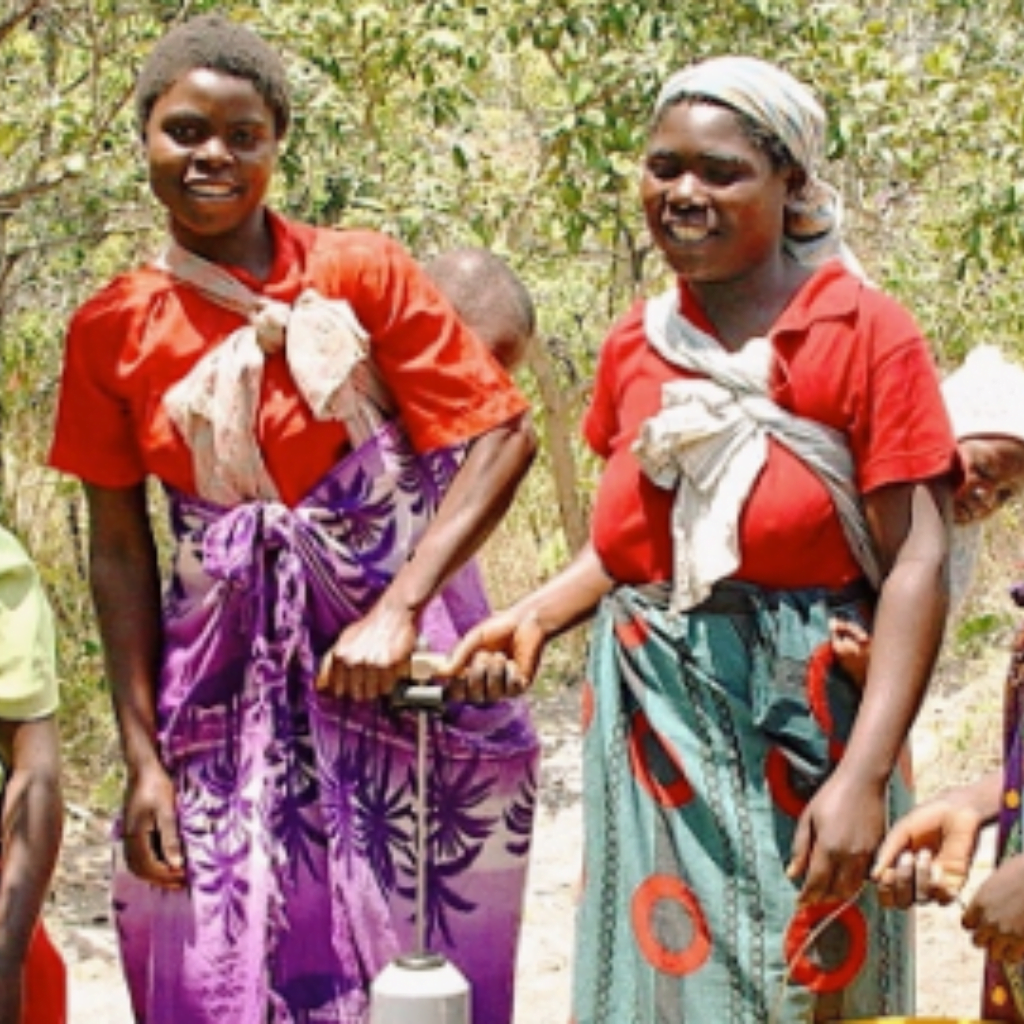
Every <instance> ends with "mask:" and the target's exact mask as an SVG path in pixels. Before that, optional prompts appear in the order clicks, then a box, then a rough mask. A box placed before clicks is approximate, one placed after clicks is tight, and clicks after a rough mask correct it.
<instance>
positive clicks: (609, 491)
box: [450, 57, 954, 1024]
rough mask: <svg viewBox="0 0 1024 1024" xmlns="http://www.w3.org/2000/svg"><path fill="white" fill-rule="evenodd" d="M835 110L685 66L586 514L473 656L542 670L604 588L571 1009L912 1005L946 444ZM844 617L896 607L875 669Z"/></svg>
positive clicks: (773, 82)
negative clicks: (911, 911) (860, 204)
mask: <svg viewBox="0 0 1024 1024" xmlns="http://www.w3.org/2000/svg"><path fill="white" fill-rule="evenodd" d="M823 140H824V115H823V113H822V110H821V108H820V106H819V105H818V103H817V101H816V100H815V99H814V97H813V96H812V95H811V94H810V92H809V91H808V90H807V89H806V87H804V86H803V85H802V84H801V83H799V82H797V81H796V80H795V79H793V78H792V77H791V76H789V75H788V74H786V73H785V72H783V71H782V70H780V69H779V68H776V67H774V66H772V65H769V64H765V63H764V62H761V61H757V60H753V59H749V58H742V57H728V58H719V59H715V60H711V61H707V62H705V63H702V64H698V65H695V66H693V67H691V68H688V69H686V70H684V71H682V72H679V73H678V74H677V75H674V76H673V77H672V78H671V79H669V81H668V82H666V84H665V86H664V87H663V89H662V91H661V95H660V96H659V99H658V102H657V105H656V110H655V114H654V120H653V123H652V126H651V130H650V133H649V136H648V141H647V151H646V154H645V157H644V163H643V172H642V178H641V198H642V202H643V207H644V212H645V215H646V220H647V225H648V228H649V230H650V232H651V235H652V237H653V239H654V240H655V242H656V243H657V245H658V247H659V248H660V249H661V251H662V253H663V255H664V257H665V260H666V262H667V263H668V265H669V267H670V269H671V270H672V272H673V274H674V277H675V281H674V285H673V287H672V288H671V289H670V290H669V291H668V292H667V293H666V294H664V295H661V296H657V297H655V298H650V299H647V300H644V301H641V302H638V303H637V304H636V306H635V307H634V308H633V309H632V310H630V311H629V312H628V313H627V314H626V316H625V317H624V318H623V319H622V320H621V321H620V322H619V323H618V324H616V326H615V327H614V328H613V329H612V331H611V333H610V335H609V336H608V338H607V340H606V341H605V344H604V346H603V348H602V351H601V356H600V362H599V366H598V370H597V380H596V384H595V389H594V395H593V399H592V403H591V406H590V409H589V411H588V413H587V416H586V421H585V425H584V429H585V433H586V437H587V440H588V441H589V442H590V444H591V446H592V447H593V448H594V449H595V451H596V452H597V453H598V454H599V455H600V456H601V457H602V458H603V459H604V460H605V467H604V472H603V474H602V477H601V480H600V483H599V487H598V492H597V501H596V507H595V509H594V517H593V528H592V536H591V542H590V544H589V545H588V546H587V548H586V549H585V550H584V551H583V552H582V553H581V554H580V555H579V556H578V557H577V558H576V559H575V561H574V562H573V563H572V564H571V565H570V566H569V567H568V568H567V569H566V570H564V571H563V572H562V573H561V574H560V575H558V576H556V577H555V578H554V579H552V580H551V581H549V582H548V583H547V584H546V585H544V586H543V587H542V588H541V589H540V590H538V591H537V592H535V593H533V594H531V595H529V596H527V597H525V598H523V599H522V600H521V601H520V602H518V603H517V604H516V605H514V606H513V607H512V608H511V609H509V610H507V611H505V612H502V613H500V614H498V615H496V616H495V617H493V618H492V619H491V620H489V621H487V622H486V623H484V624H482V625H481V626H479V627H477V628H476V629H474V630H473V631H472V632H471V633H470V634H469V636H467V637H466V639H465V641H464V642H463V644H461V645H460V647H459V648H458V649H457V651H456V655H455V657H454V658H453V661H452V663H451V665H450V668H451V669H452V670H453V671H463V670H466V668H467V666H469V668H468V671H469V673H470V676H471V677H478V678H491V679H492V680H493V679H495V678H498V677H501V676H502V675H505V676H507V677H511V682H512V683H513V684H514V685H519V686H525V685H526V684H527V683H528V681H529V680H530V679H531V678H532V677H533V675H534V673H535V671H536V668H537V664H538V661H539V658H540V655H541V651H542V649H543V646H544V644H545V643H546V641H547V640H548V639H549V638H550V637H552V636H554V635H556V634H558V633H559V632H561V631H562V630H564V629H566V628H568V627H569V626H571V625H572V624H574V623H576V622H579V621H582V620H583V619H585V618H587V617H589V616H590V615H591V614H593V613H594V611H595V610H596V611H597V618H596V621H595V624H594V627H593V634H592V637H593V639H592V648H591V660H590V665H589V675H588V680H589V681H588V683H587V685H586V687H585V689H584V720H585V726H586V739H585V753H584V758H585V763H584V771H585V785H584V793H585V801H586V802H585V828H586V844H585V862H584V879H585V881H584V891H583V895H582V904H581V909H580V915H579V918H578V922H577V951H576V981H575V995H574V1008H573V1019H574V1020H575V1021H576V1022H577V1024H618V1022H621V1021H625V1020H630V1021H637V1022H644V1024H654V1022H655V1021H670V1020H671V1021H681V1020H695V1021H715V1022H716V1024H749V1022H750V1021H772V1022H776V1021H777V1022H781V1021H787V1022H795V1021H806V1022H810V1021H812V1020H814V1021H819V1020H838V1019H849V1018H856V1017H869V1016H875V1015H877V1014H880V1013H896V1014H903V1013H908V1012H910V1007H911V1003H912V999H913V983H912V976H911V975H910V972H909V963H908V954H909V942H908V939H907V936H906V934H905V932H904V929H905V923H904V922H903V921H901V920H900V917H899V915H885V914H884V913H881V912H880V911H879V908H878V903H877V899H876V898H875V895H874V893H873V891H871V890H868V889H865V888H864V880H865V878H866V877H867V876H868V873H869V870H870V867H871V860H872V856H873V854H874V851H875V848H876V846H877V844H878V842H879V840H880V838H881V837H882V834H883V831H884V828H885V823H886V816H887V806H886V805H887V800H888V799H890V793H892V792H895V791H898V790H901V789H902V790H903V796H904V797H905V796H906V793H905V787H904V786H903V785H902V780H900V778H899V777H898V773H895V772H894V769H895V768H896V765H897V760H898V758H899V756H900V752H901V750H902V748H903V745H904V742H905V740H906V737H907V733H908V730H909V728H910V725H911V722H912V721H913V718H914V715H915V713H916V711H917V708H918V705H919V702H920V700H921V697H922V694H923V692H924V688H925V685H926V682H927V679H928V676H929V673H930V669H931V666H932V664H933V660H934V658H935V656H936V653H937V649H938V644H939V640H940V637H941V634H942V626H943V621H944V617H945V609H946V586H945V561H946V526H945V520H946V506H947V504H948V493H949V486H948V477H949V474H950V472H951V469H952V466H953V461H954V445H953V438H952V435H951V431H950V427H949V424H948V421H947V418H946V413H945V410H944V408H943V405H942V400H941V397H940V394H939V388H938V380H937V375H936V373H935V368H934V366H933V363H932V360H931V357H930V355H929V352H928V349H927V346H926V344H925V342H924V340H923V339H922V337H921V335H920V332H919V331H918V329H917V327H916V325H915V324H914V322H913V320H912V319H911V317H910V316H909V315H908V314H907V313H906V312H905V311H904V310H903V309H902V308H900V306H898V305H897V304H896V303H895V302H894V301H893V300H892V299H890V298H888V297H887V296H885V295H883V294H882V293H881V292H879V291H878V290H876V289H875V288H873V287H872V286H871V285H870V284H868V283H867V282H865V280H864V279H863V276H862V273H861V271H860V268H859V267H858V266H857V264H856V261H855V260H854V259H853V258H852V256H851V254H850V253H849V252H848V250H846V248H845V247H844V246H843V245H842V242H841V239H840V237H839V230H838V229H839V210H838V197H837V196H836V195H835V193H834V192H833V191H832V190H831V189H830V188H829V187H828V186H827V185H826V184H825V183H824V182H822V181H821V180H820V179H819V178H818V176H817V167H818V164H819V163H820V162H821V160H822V158H823ZM835 615H846V616H850V617H859V618H860V619H861V620H862V621H863V620H864V619H866V618H868V617H871V616H872V615H873V616H874V635H875V638H876V640H875V643H876V644H877V647H876V649H875V659H877V660H873V661H872V663H871V668H870V674H869V677H868V679H867V683H866V686H865V688H864V692H863V695H862V696H861V695H860V694H858V692H857V689H856V687H855V686H854V685H853V684H852V683H851V681H850V680H849V679H848V678H845V677H844V676H842V674H841V673H840V672H839V671H838V670H837V669H836V667H835V666H834V664H833V659H832V652H831V648H830V645H829V634H828V622H829V619H830V618H832V617H833V616H835ZM508 657H511V658H512V659H513V660H512V662H511V663H510V662H508V661H506V660H505V659H506V658H508ZM890 784H891V785H890Z"/></svg>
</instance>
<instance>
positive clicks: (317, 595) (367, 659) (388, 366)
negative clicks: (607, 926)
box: [51, 16, 537, 1024]
mask: <svg viewBox="0 0 1024 1024" xmlns="http://www.w3.org/2000/svg"><path fill="white" fill-rule="evenodd" d="M137 112H138V118H139V125H140V130H141V133H142V139H143V143H144V151H145V156H146V160H147V163H148V169H149V179H150V184H151V188H152V191H153V193H154V195H155V196H156V198H157V199H158V200H159V201H160V203H161V204H162V205H163V206H164V208H165V209H166V212H167V218H168V227H169V231H170V236H171V241H170V244H169V246H168V248H167V250H166V252H165V253H164V254H163V256H161V258H160V259H159V260H157V261H156V262H155V263H154V264H152V265H147V266H144V267H141V268H139V269H137V270H134V271H132V272H130V273H127V274H124V275H122V276H120V277H118V278H116V279H115V280H114V281H113V282H111V283H110V284H109V285H108V286H107V287H106V288H104V289H103V290H101V291H100V292H99V293H98V294H97V295H95V296H94V297H93V298H91V299H90V300H89V301H87V302H86V303H85V305H84V306H83V307H82V308H81V309H80V310H79V311H78V312H77V314H76V315H75V317H74V320H73V322H72V324H71V326H70V330H69V333H68V339H67V351H66V360H65V368H64V374H63V380H62V388H61V396H60V406H59V412H58V421H57V428H56V437H55V440H54V444H53V449H52V454H51V461H52V463H53V465H54V466H56V467H58V468H60V469H62V470H65V471H67V472H69V473H72V474H74V475H77V476H79V477H80V478H81V479H82V480H83V482H84V484H85V489H86V494H87V498H88V504H89V513H90V520H91V569H90V572H91V582H92V587H93V592H94V597H95V602H96V606H97V611H98V615H99V621H100V628H101V633H102V637H103V643H104V649H105V653H106V659H107V666H108V674H109V677H110V681H111V686H112V689H113V694H114V702H115V708H116V711H117V716H118V722H119V727H120V732H121V740H122V746H123V754H124V759H125V766H126V771H127V787H126V792H125V798H124V806H123V813H122V817H121V823H120V833H121V839H122V842H123V852H124V858H125V861H126V863H127V867H128V868H129V869H130V872H124V871H121V872H119V873H118V875H117V877H116V878H115V906H116V909H117V915H118V928H119V931H120V935H121V940H122V950H123V959H124V963H125V967H126V971H127V974H128V979H129V983H130V987H131V992H132V999H133V1003H134V1007H135V1012H136V1015H137V1017H138V1018H139V1019H140V1020H144V1021H147V1022H148V1024H160V1022H172V1021H173V1022H175V1024H182V1022H195V1024H198V1022H204V1024H205V1022H213V1021H216V1022H218V1024H222V1022H224V1021H239V1022H242V1021H245V1022H250V1021H251V1022H263V1021H278V1022H283V1021H296V1022H297V1021H307V1020H308V1021H313V1020H316V1021H320V1022H336V1024H343V1022H344V1024H352V1022H362V1021H364V1020H365V1019H366V1015H367V1001H368V994H367V993H368V986H369V983H370V981H371V980H372V978H373V977H374V975H375V974H376V973H377V972H378V971H379V970H380V969H381V968H382V967H383V966H384V965H385V964H386V963H387V961H388V960H389V959H390V958H391V957H392V956H393V955H394V954H395V953H396V952H398V951H399V950H400V949H403V948H408V947H410V946H411V945H412V935H411V928H410V922H409V919H410V917H411V912H412V900H411V897H412V889H413V879H414V877H415V873H416V865H415V864H413V863H411V853H410V851H411V837H412V823H413V820H414V819H413V813H412V796H411V789H410V787H411V782H412V775H413V760H412V755H413V745H412V737H413V735H414V729H413V725H412V724H411V723H410V722H408V721H406V720H405V718H403V716H402V715H400V714H397V713H394V712H392V711H391V710H390V709H389V707H388V705H387V702H386V701H382V700H381V699H380V697H381V696H382V695H385V694H386V693H387V692H388V691H389V690H390V689H391V687H392V686H393V684H394V682H395V680H396V679H397V678H398V677H399V676H400V675H401V674H402V672H403V670H404V669H405V666H406V664H407V662H408V659H409V657H410V654H411V653H412V652H413V650H414V648H415V646H416V645H417V643H418V641H419V637H420V634H421V632H422V633H423V634H425V639H426V640H427V641H429V642H431V643H432V644H433V645H434V646H435V647H438V648H439V649H442V650H443V649H444V646H445V645H446V644H450V643H451V642H452V641H453V640H454V638H455V637H456V636H457V635H459V634H460V633H461V632H462V631H463V630H464V629H465V628H466V626H468V625H469V624H470V623H471V622H472V621H474V620H475V619H478V618H479V617H480V616H481V615H482V613H483V611H484V607H483V601H482V595H481V594H480V593H479V592H472V591H469V592H467V590H466V588H465V587H461V588H457V590H453V589H452V586H449V587H448V589H445V582H446V580H448V579H449V578H450V577H452V578H453V579H456V577H453V573H455V571H456V570H457V569H458V567H459V566H460V564H461V563H462V562H463V561H464V560H465V559H466V558H467V557H468V556H469V555H471V554H472V552H473V550H474V549H475V548H476V547H477V546H478V545H479V543H480V542H481V541H482V540H483V539H484V537H485V536H486V535H487V533H488V532H489V530H490V529H491V528H492V526H493V525H494V523H495V522H496V520H497V519H498V518H499V517H500V515H501V514H502V512H503V511H504V509H505V507H506V506H507V504H508V502H509V500H510V498H511V496H512V493H513V491H514V489H515V487H516V485H517V483H518V481H519V479H520V478H521V476H522V474H523V473H524V472H525V471H526V469H527V467H528V465H529V463H530V460H531V457H532V454H533V451H534V446H535V441H534V438H533V435H532V432H531V430H530V428H529V426H528V424H527V422H526V419H525V411H526V403H525V401H524V400H523V398H522V397H521V395H520V394H519V393H518V392H517V390H516V389H515V387H514V386H513V384H512V383H511V381H510V379H509V378H508V376H507V375H506V373H505V372H504V371H503V370H502V369H501V368H500V366H499V365H498V364H497V363H496V361H495V360H494V359H493V358H492V357H491V356H490V354H489V353H488V352H487V351H486V350H485V349H484V348H483V346H482V344H481V343H480V342H479V341H478V340H477V339H476V337H475V336H473V335H472V334H471V333H470V332H469V331H468V330H467V329H465V328H464V327H463V326H462V325H461V324H460V322H459V321H458V319H457V318H456V316H455V314H454V312H453V310H452V308H451V306H450V305H449V304H448V303H447V301H446V300H444V299H443V298H442V296H441V295H440V293H439V292H438V291H437V289H436V288H435V287H434V286H433V285H432V284H431V283H430V281H429V280H428V279H427V277H426V276H425V275H424V274H423V272H422V271H421V270H420V268H419V267H418V266H417V265H416V264H415V263H414V262H413V261H412V260H411V259H410V257H409V256H408V255H407V254H406V253H405V252H404V250H402V249H401V248H400V247H399V246H398V245H397V244H395V243H394V242H392V241H391V240H389V239H387V238H385V237H383V236H380V235H377V234H375V233H372V232H355V231H353V232H333V231H325V230H317V229H314V228H312V227H309V226H306V225H302V224H297V223H293V222H291V221H288V220H286V219H285V218H283V217H281V216H278V215H276V214H274V213H272V212H271V211H269V210H268V209H267V207H266V205H265V200H266V193H267V189H268V187H269V185H270V181H271V177H272V174H273V171H274V167H275V164H276V162H277V157H278V152H279V149H280V146H281V143H282V141H283V139H284V136H285V133H286V130H287V127H288V120H289V105H288V91H287V83H286V79H285V74H284V71H283V68H282V66H281V64H280V61H279V60H278V58H277V56H276V55H275V54H274V53H273V51H272V50H270V48H269V47H268V46H267V45H266V44H265V43H264V42H263V41H262V40H260V39H259V38H258V37H256V36H255V35H254V34H253V33H251V32H250V31H248V30H246V29H244V28H242V27H241V26H237V25H233V24H232V23H230V22H229V21H226V20H224V19H222V18H220V17H218V16H205V17H199V18H196V19H194V20H192V21H190V22H187V23H185V24H184V25H181V26H179V27H177V28H175V29H173V30H172V31H171V32H170V33H168V34H167V35H166V36H165V37H164V38H163V39H162V40H161V41H160V42H159V43H158V44H157V45H156V47H155V48H154V50H153V51H152V53H151V54H150V56H149V57H148V59H147V61H146V63H145V65H144V66H143V68H142V71H141V73H140V76H139V80H138V83H137ZM394 413H397V414H398V415H399V416H400V417H401V422H402V428H401V429H399V427H398V425H397V421H395V420H394V419H389V417H390V416H392V415H393V414H394ZM406 432H407V435H408V438H409V439H411V444H412V446H413V447H410V444H409V441H407V440H406V439H405V438H406ZM453 447H454V449H456V450H458V451H460V452H461V451H462V450H463V448H464V449H465V452H464V457H463V456H462V455H461V454H460V455H459V456H458V457H456V456H454V455H452V454H450V449H452V448H453ZM418 453H428V454H418ZM150 476H152V477H155V478H157V479H158V480H159V481H160V482H161V483H162V484H163V486H164V488H165V489H166V491H167V493H168V496H169V499H170V517H171V525H172V527H173V530H174V535H175V540H176V542H177V543H176V549H175V558H174V565H173V576H172V579H171V581H170V586H169V588H168V591H167V596H166V601H165V603H164V608H163V614H162V615H161V607H160V598H159V582H158V568H157V560H156V557H155V554H154V544H153V537H152V532H151V527H150V519H149V515H148V512H147V506H146V497H145V481H146V479H147V478H148V477H150ZM435 594H439V595H440V602H438V601H434V602H432V603H428V602H431V598H432V597H433V596H434V595H435ZM449 598H451V599H452V600H450V601H449V600H448V599H449ZM432 749H433V750H434V751H435V754H436V757H435V762H434V764H433V765H432V770H431V781H432V786H433V792H432V794H431V803H432V806H433V807H434V808H435V809H436V814H435V818H434V821H433V822H432V833H431V837H430V843H429V846H430V853H431V863H430V866H429V868H430V871H429V877H430V883H431V890H430V901H429V911H430V912H429V921H428V925H429V928H428V939H429V941H430V943H431V945H432V946H433V947H435V948H437V949H438V950H439V951H440V952H445V953H448V954H449V955H450V956H451V957H452V958H453V959H454V960H455V961H456V963H458V964H459V966H460V967H461V968H462V969H463V971H464V972H465V973H466V974H467V975H468V976H469V979H470V981H471V982H472V984H473V987H474V1007H475V1010H476V1012H477V1014H478V1016H479V1017H480V1019H486V1020H495V1021H508V1020H509V1019H510V1016H511V984H512V969H513V963H512V961H513V958H514V947H515V939H516V934H517V928H518V918H519V913H520V897H521V887H522V883H523V876H524V871H525V857H526V852H527V849H528V845H529V827H530V821H531V808H532V797H533V789H534V781H533V768H534V763H535V759H536V753H537V747H536V739H535V737H534V735H533V732H532V730H531V728H530V726H529V723H528V720H527V718H526V713H525V711H524V709H523V708H522V707H521V706H520V705H519V703H517V702H501V703H497V704H494V705H492V706H490V707H488V708H485V709H475V708H460V707H454V708H451V709H450V710H449V712H448V713H447V714H446V716H445V718H444V720H443V722H441V721H439V722H436V723H434V725H433V744H432Z"/></svg>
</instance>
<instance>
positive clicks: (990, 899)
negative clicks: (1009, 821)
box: [963, 855, 1024, 963]
mask: <svg viewBox="0 0 1024 1024" xmlns="http://www.w3.org/2000/svg"><path fill="white" fill-rule="evenodd" d="M963 925H964V927H965V928H966V929H967V930H968V931H970V932H973V935H974V944H975V945H976V946H978V947H979V948H980V949H985V950H987V951H988V953H989V955H990V956H991V957H992V958H993V959H995V960H1003V961H1006V962H1009V963H1019V962H1020V961H1021V960H1024V856H1020V855H1018V856H1016V857H1009V858H1008V859H1007V860H1005V861H1003V863H1002V864H1000V865H999V866H998V867H997V868H996V869H995V871H993V872H992V874H991V875H990V876H989V877H988V878H987V879H986V880H985V882H984V883H983V884H982V885H981V887H980V888H979V889H978V891H977V893H975V896H974V899H972V900H971V902H970V905H969V906H968V907H967V910H966V911H965V912H964V916H963Z"/></svg>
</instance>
